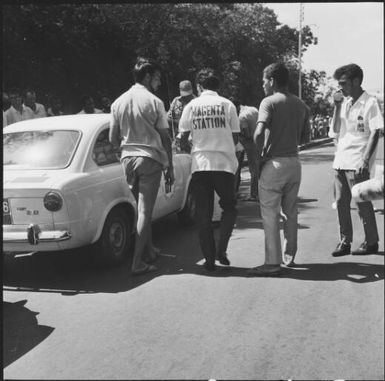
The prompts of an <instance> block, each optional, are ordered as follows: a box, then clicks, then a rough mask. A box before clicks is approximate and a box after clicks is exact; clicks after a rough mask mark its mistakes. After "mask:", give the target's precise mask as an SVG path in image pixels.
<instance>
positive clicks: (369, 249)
mask: <svg viewBox="0 0 385 381" xmlns="http://www.w3.org/2000/svg"><path fill="white" fill-rule="evenodd" d="M377 253H378V242H376V243H373V244H372V245H368V243H367V242H366V241H365V242H363V243H362V244H361V246H360V247H359V248H358V249H356V250H353V251H352V255H367V254H377Z"/></svg>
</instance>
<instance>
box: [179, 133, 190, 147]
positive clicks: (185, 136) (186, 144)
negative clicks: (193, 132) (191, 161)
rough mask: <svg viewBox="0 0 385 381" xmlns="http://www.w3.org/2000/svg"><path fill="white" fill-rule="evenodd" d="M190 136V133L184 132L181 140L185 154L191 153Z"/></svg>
mask: <svg viewBox="0 0 385 381" xmlns="http://www.w3.org/2000/svg"><path fill="white" fill-rule="evenodd" d="M189 136H190V131H185V132H182V135H181V138H180V149H181V151H183V152H190V149H191V148H190V144H189V142H188V138H189Z"/></svg>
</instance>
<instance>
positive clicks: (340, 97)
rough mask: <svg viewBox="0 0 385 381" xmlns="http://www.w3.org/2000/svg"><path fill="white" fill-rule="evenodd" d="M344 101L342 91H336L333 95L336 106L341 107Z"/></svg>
mask: <svg viewBox="0 0 385 381" xmlns="http://www.w3.org/2000/svg"><path fill="white" fill-rule="evenodd" d="M343 100H344V96H343V94H342V92H341V91H336V92H335V93H334V94H333V101H334V104H335V105H336V106H339V105H340V104H341V103H342V101H343Z"/></svg>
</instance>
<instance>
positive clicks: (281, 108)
mask: <svg viewBox="0 0 385 381" xmlns="http://www.w3.org/2000/svg"><path fill="white" fill-rule="evenodd" d="M288 83H289V71H288V69H287V68H286V67H285V65H283V64H280V63H274V64H271V65H269V66H267V67H266V68H265V69H264V71H263V88H264V91H265V94H266V95H267V97H266V98H264V99H263V100H262V102H261V105H260V107H259V116H258V123H257V129H256V132H255V134H254V140H255V141H256V143H257V144H258V146H259V147H261V146H262V145H263V149H262V155H263V158H262V159H263V162H264V165H263V167H262V170H261V174H260V179H259V184H258V189H259V201H260V206H261V214H262V221H263V228H264V232H265V263H264V265H262V266H257V267H255V268H252V269H250V270H249V274H250V275H252V276H278V275H279V274H280V271H281V263H282V261H283V263H284V264H286V265H289V266H291V265H293V263H294V257H295V255H296V253H297V234H298V230H297V229H298V228H297V221H298V217H297V215H298V212H297V196H298V191H299V186H300V182H301V164H300V162H299V159H298V145H299V144H300V141H301V138H302V135H303V134H305V133H306V132H307V131H308V123H309V108H308V107H307V106H306V105H305V103H304V102H302V101H301V100H300V99H299V98H298V97H296V96H295V95H293V94H290V93H289V91H288ZM265 131H266V133H265V134H264V132H265ZM281 209H282V213H283V214H284V216H285V219H284V223H283V230H284V249H283V252H284V257H283V258H282V248H281V239H280V227H279V215H280V211H281Z"/></svg>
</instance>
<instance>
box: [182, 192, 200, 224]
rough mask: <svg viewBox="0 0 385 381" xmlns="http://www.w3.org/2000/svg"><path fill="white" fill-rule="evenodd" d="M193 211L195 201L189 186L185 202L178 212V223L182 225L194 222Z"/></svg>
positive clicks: (194, 210) (194, 209)
mask: <svg viewBox="0 0 385 381" xmlns="http://www.w3.org/2000/svg"><path fill="white" fill-rule="evenodd" d="M195 212H196V201H195V197H194V195H193V193H192V191H191V187H189V190H188V192H187V197H186V202H185V204H184V206H183V209H182V210H181V211H180V212H178V220H179V223H180V224H181V225H183V226H192V225H194V224H195Z"/></svg>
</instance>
